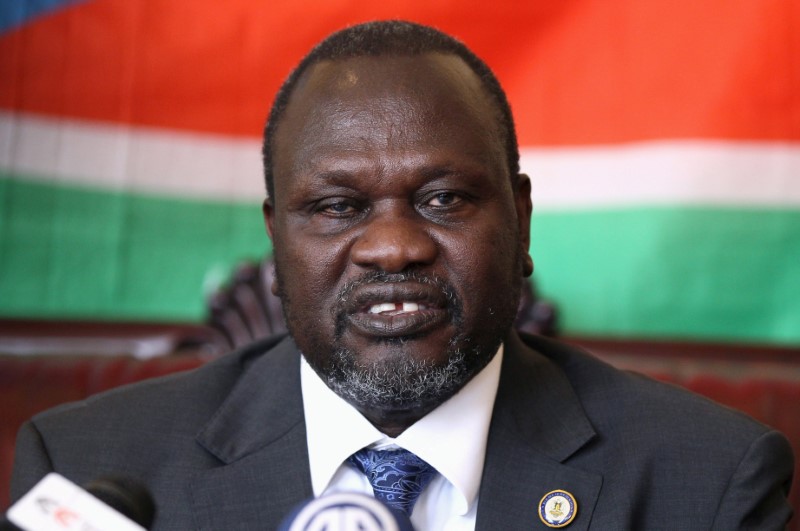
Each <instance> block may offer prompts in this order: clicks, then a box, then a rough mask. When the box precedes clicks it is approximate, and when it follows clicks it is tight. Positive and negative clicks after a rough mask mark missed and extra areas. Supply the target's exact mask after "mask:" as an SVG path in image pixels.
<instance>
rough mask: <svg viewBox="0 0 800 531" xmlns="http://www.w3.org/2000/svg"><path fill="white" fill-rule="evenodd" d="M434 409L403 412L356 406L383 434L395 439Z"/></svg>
mask: <svg viewBox="0 0 800 531" xmlns="http://www.w3.org/2000/svg"><path fill="white" fill-rule="evenodd" d="M435 407H436V406H434V407H428V408H425V409H414V410H403V411H388V412H387V411H382V410H375V409H369V408H362V407H359V406H356V409H358V411H359V412H360V413H361V414H362V415H364V418H366V419H367V420H368V421H369V422H370V423H371V424H372V425H373V426H375V427H376V428H377V429H378V430H379V431H380V432H381V433H383V434H385V435H387V436H389V437H392V438H395V437H398V436H400V434H401V433H403V432H404V431H406V430H407V429H408V428H410V427H411V426H412V425H413V424H414V423H415V422H417V421H418V420H419V419H421V418H422V417H424V416H425V415H427V414H428V413H430V412H431V411H432V410H433V409H434V408H435Z"/></svg>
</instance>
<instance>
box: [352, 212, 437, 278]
mask: <svg viewBox="0 0 800 531" xmlns="http://www.w3.org/2000/svg"><path fill="white" fill-rule="evenodd" d="M365 223H366V226H365V227H364V230H363V231H362V232H361V233H360V234H359V236H358V239H357V240H356V242H355V243H354V244H353V247H352V248H351V251H350V253H351V260H352V262H353V263H354V264H356V265H358V266H361V267H364V268H367V269H376V270H379V271H384V272H387V273H399V272H401V271H403V270H405V269H407V268H409V267H411V266H419V265H429V264H432V263H433V262H434V261H435V260H436V256H437V253H438V246H437V244H436V241H435V240H434V239H433V238H432V237H431V235H430V234H428V232H427V231H426V230H425V227H424V224H425V221H424V220H423V219H421V217H420V216H419V215H418V214H417V213H416V212H414V213H402V212H397V211H396V209H394V210H391V211H389V212H375V213H373V214H371V215H370V217H369V218H368V219H367V220H366V222H365Z"/></svg>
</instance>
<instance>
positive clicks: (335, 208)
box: [323, 202, 355, 214]
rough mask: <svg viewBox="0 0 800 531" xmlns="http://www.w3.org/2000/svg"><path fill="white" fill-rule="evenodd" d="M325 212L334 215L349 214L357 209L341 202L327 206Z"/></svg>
mask: <svg viewBox="0 0 800 531" xmlns="http://www.w3.org/2000/svg"><path fill="white" fill-rule="evenodd" d="M323 210H324V211H326V212H330V213H332V214H347V213H348V212H351V211H353V210H355V209H354V208H353V206H352V205H349V204H347V203H345V202H339V203H332V204H330V205H327V206H326V207H325V208H323Z"/></svg>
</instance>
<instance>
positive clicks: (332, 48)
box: [262, 20, 519, 197]
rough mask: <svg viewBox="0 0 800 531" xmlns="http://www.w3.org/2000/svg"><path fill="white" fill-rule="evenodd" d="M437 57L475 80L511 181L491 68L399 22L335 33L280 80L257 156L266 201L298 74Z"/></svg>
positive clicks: (510, 130)
mask: <svg viewBox="0 0 800 531" xmlns="http://www.w3.org/2000/svg"><path fill="white" fill-rule="evenodd" d="M426 53H441V54H445V55H455V56H457V57H460V58H461V59H462V60H463V61H464V62H465V63H466V64H467V66H469V68H470V69H472V71H473V72H474V73H475V75H476V76H478V78H479V79H480V80H481V82H482V84H483V86H484V89H485V90H486V94H487V95H488V96H489V98H490V99H491V100H492V102H493V104H494V108H495V110H496V112H497V116H496V120H497V126H498V127H499V128H500V134H501V135H502V137H503V143H504V144H505V150H506V157H507V159H508V169H509V174H510V175H511V176H516V175H517V173H518V172H519V148H518V146H517V134H516V131H515V129H514V119H513V117H512V116H511V108H510V106H509V105H508V100H507V99H506V94H505V92H504V91H503V88H502V87H501V86H500V82H499V81H498V80H497V78H496V77H495V75H494V73H493V72H492V71H491V69H490V68H489V67H488V66H487V65H486V63H484V62H483V61H482V60H481V59H480V58H479V57H478V56H477V55H475V54H474V53H473V52H472V50H470V49H469V48H467V47H466V46H465V45H464V43H462V42H461V41H459V40H457V39H454V38H453V37H451V36H450V35H447V34H445V33H442V32H440V31H438V30H435V29H433V28H430V27H428V26H422V25H420V24H414V23H411V22H405V21H400V20H390V21H380V22H367V23H365V24H359V25H357V26H352V27H350V28H347V29H344V30H341V31H338V32H336V33H333V34H331V35H329V36H328V37H327V38H326V39H325V40H323V41H322V42H320V43H319V44H317V45H316V46H315V47H314V48H313V49H312V50H311V51H310V52H309V53H308V55H306V56H305V57H304V58H303V59H302V60H301V61H300V63H299V64H298V65H297V67H296V68H295V69H294V70H293V71H292V73H291V74H290V75H289V77H288V78H287V79H286V80H285V81H284V83H283V85H282V86H281V88H280V90H279V91H278V94H277V95H276V96H275V101H274V102H273V103H272V109H271V110H270V114H269V119H268V120H267V126H266V128H265V130H264V144H263V146H262V156H263V159H264V177H265V181H266V186H267V195H268V196H270V197H272V194H273V193H274V189H273V167H272V145H273V139H274V137H275V131H276V129H277V127H278V125H279V124H280V122H281V118H282V117H283V113H284V111H285V110H286V106H287V104H288V103H289V98H290V96H291V94H292V92H294V88H295V86H296V85H297V82H298V81H299V80H300V78H301V77H302V75H303V74H304V73H305V71H306V70H308V68H310V67H311V66H313V65H315V64H317V63H320V62H324V61H342V60H345V59H350V58H354V57H381V56H401V55H404V56H415V55H423V54H426Z"/></svg>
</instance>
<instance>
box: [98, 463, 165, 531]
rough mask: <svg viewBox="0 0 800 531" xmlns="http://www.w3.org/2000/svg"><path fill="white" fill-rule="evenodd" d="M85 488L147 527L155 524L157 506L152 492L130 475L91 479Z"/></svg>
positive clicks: (116, 509)
mask: <svg viewBox="0 0 800 531" xmlns="http://www.w3.org/2000/svg"><path fill="white" fill-rule="evenodd" d="M83 488H84V490H86V492H88V493H89V494H91V495H92V496H94V497H95V498H97V499H98V500H100V501H101V502H103V503H105V504H106V505H108V506H109V507H111V508H112V509H114V510H115V511H117V512H119V513H121V514H123V515H125V516H127V517H128V518H130V519H131V520H133V521H134V522H136V523H137V524H139V525H140V526H142V527H144V528H145V529H149V528H150V526H152V525H153V520H154V519H155V515H156V506H155V503H154V502H153V497H152V496H150V492H149V491H148V490H147V488H146V487H144V485H142V484H141V483H138V482H137V481H135V480H133V479H130V478H128V477H123V476H106V477H101V478H98V479H94V480H92V481H90V482H89V483H87V484H85V485H84V486H83Z"/></svg>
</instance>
